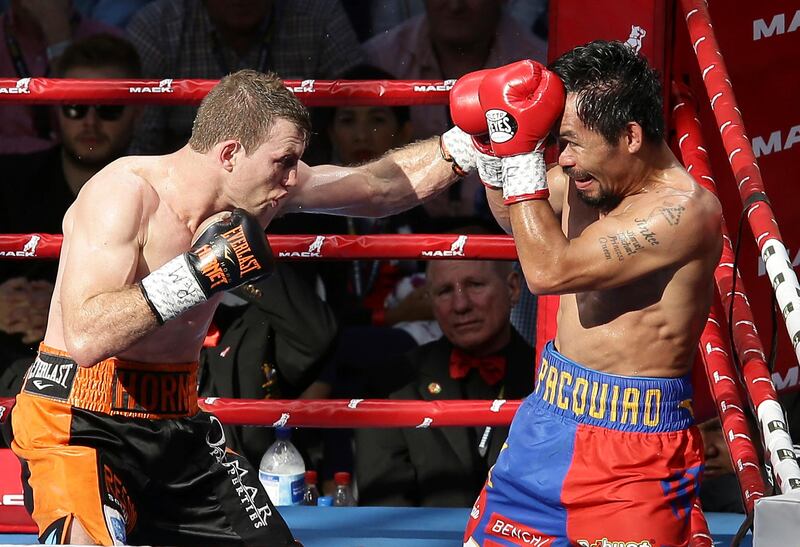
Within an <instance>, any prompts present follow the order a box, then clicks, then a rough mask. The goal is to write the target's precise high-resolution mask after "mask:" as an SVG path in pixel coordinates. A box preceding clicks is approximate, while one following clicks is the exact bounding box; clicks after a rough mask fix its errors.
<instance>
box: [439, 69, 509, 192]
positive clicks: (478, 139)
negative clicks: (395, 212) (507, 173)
mask: <svg viewBox="0 0 800 547" xmlns="http://www.w3.org/2000/svg"><path fill="white" fill-rule="evenodd" d="M488 73H489V70H478V71H475V72H470V73H469V74H465V75H464V76H462V77H461V78H459V79H458V81H457V82H456V83H455V84H454V85H453V88H452V89H451V90H450V117H451V118H452V119H453V123H455V127H454V128H452V129H450V130H449V131H447V132H446V133H445V134H443V135H442V149H443V154H449V156H450V157H451V158H452V160H453V161H454V163H455V165H454V166H453V169H454V170H455V171H456V172H457V173H459V174H466V173H467V172H469V171H471V170H472V169H473V168H474V167H476V166H477V168H478V175H479V176H480V177H481V180H482V181H483V182H484V184H486V185H487V186H491V187H493V188H500V187H501V186H502V162H501V161H500V159H499V158H497V157H496V156H495V155H494V152H493V151H492V146H491V143H490V142H489V129H488V127H487V126H486V117H485V116H484V113H483V108H482V107H481V103H480V101H479V100H478V87H479V86H480V84H481V81H482V80H483V77H484V76H485V75H486V74H488ZM459 168H460V169H459ZM484 177H486V178H484Z"/></svg>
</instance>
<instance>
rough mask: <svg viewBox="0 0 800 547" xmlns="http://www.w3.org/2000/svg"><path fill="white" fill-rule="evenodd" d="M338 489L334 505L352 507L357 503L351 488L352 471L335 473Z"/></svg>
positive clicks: (334, 494)
mask: <svg viewBox="0 0 800 547" xmlns="http://www.w3.org/2000/svg"><path fill="white" fill-rule="evenodd" d="M333 480H334V482H335V483H336V491H335V492H334V493H333V505H334V507H352V506H354V505H355V504H356V500H355V498H354V497H353V490H352V489H351V488H350V473H347V472H346V471H342V472H340V473H335V474H334V475H333Z"/></svg>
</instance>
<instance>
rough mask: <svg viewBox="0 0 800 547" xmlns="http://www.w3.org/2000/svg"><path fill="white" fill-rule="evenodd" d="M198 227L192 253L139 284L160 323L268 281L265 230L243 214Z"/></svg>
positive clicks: (220, 217)
mask: <svg viewBox="0 0 800 547" xmlns="http://www.w3.org/2000/svg"><path fill="white" fill-rule="evenodd" d="M206 224H208V225H207V226H204V225H202V224H201V230H200V234H199V235H198V236H197V237H196V239H195V242H194V245H193V246H192V248H191V249H190V250H189V251H188V252H186V253H184V254H182V255H178V256H177V257H175V258H173V259H172V260H170V261H169V262H167V263H166V264H164V265H163V266H162V267H160V268H158V269H156V270H154V271H152V272H150V275H148V276H147V277H145V278H144V279H142V280H141V281H140V282H139V287H140V288H141V290H142V295H143V296H144V298H145V300H146V301H147V303H148V304H149V306H150V308H151V309H152V310H153V313H154V314H155V316H156V319H157V320H158V321H159V323H163V322H164V321H168V320H170V319H172V318H174V317H177V316H178V315H180V314H181V313H183V312H184V311H186V310H188V309H189V308H192V307H194V306H196V305H198V304H201V303H203V302H205V301H207V300H208V298H209V297H210V296H211V295H212V294H214V293H216V292H219V291H226V290H230V289H233V288H236V287H238V286H239V285H242V284H244V283H246V282H248V281H254V280H255V279H257V278H259V277H263V276H265V275H269V274H270V273H272V269H273V257H272V250H271V249H270V247H269V243H268V242H267V239H266V237H265V236H264V229H263V228H262V227H261V226H259V224H258V221H257V220H256V218H255V217H253V216H252V215H250V214H249V213H247V212H246V211H244V210H242V209H235V210H234V211H233V212H231V213H221V214H217V215H215V216H214V217H211V218H210V219H208V220H207V221H206Z"/></svg>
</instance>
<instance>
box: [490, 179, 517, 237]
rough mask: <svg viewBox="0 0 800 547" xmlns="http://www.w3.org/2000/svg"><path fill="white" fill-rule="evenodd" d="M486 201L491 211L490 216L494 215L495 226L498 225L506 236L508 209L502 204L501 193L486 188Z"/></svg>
mask: <svg viewBox="0 0 800 547" xmlns="http://www.w3.org/2000/svg"><path fill="white" fill-rule="evenodd" d="M486 201H487V202H488V204H489V209H490V210H491V211H492V215H494V219H495V220H496V221H497V224H499V225H500V227H501V228H502V229H503V230H505V232H506V233H507V234H510V233H511V218H510V216H509V208H508V207H507V206H506V205H504V204H503V191H502V190H498V189H494V188H489V187H487V188H486Z"/></svg>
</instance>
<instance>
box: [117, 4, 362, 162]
mask: <svg viewBox="0 0 800 547" xmlns="http://www.w3.org/2000/svg"><path fill="white" fill-rule="evenodd" d="M127 32H128V35H129V37H130V39H131V41H132V42H133V43H134V45H135V46H136V47H137V49H138V50H139V54H140V56H141V58H142V64H143V66H144V74H145V77H148V78H157V79H163V78H211V79H215V78H221V77H222V76H224V75H226V74H228V73H231V72H235V71H236V70H239V69H242V68H252V69H255V70H259V71H261V72H266V71H272V72H275V73H277V74H278V75H280V77H281V78H284V79H304V80H309V82H307V83H306V85H307V86H309V89H311V87H313V81H311V80H310V79H312V78H317V79H324V78H330V77H331V76H333V75H334V74H335V73H337V72H340V71H342V70H345V69H347V68H348V67H351V66H353V65H355V64H358V63H359V62H361V61H362V59H363V54H362V52H361V48H360V46H359V43H358V40H357V39H356V35H355V32H354V31H353V29H352V27H351V26H350V22H349V20H348V19H347V15H346V14H345V13H344V10H343V9H342V6H341V4H340V3H339V1H338V0H297V1H291V2H288V1H280V0H253V1H252V2H244V3H242V2H229V1H227V0H155V1H153V2H151V3H150V4H149V5H147V6H145V7H144V8H143V9H142V10H141V11H139V12H138V13H137V14H136V15H135V16H134V17H133V19H132V20H131V22H130V23H129V24H128V26H127ZM195 112H196V107H194V106H170V107H150V108H148V109H146V112H145V114H144V116H143V118H142V123H141V124H140V126H139V128H138V129H137V132H136V136H135V140H134V146H133V149H134V151H135V152H137V153H165V152H170V151H173V150H175V149H177V148H179V147H180V146H183V145H184V144H185V143H186V141H187V139H188V137H189V134H190V132H191V129H192V121H193V119H194V115H195Z"/></svg>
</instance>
